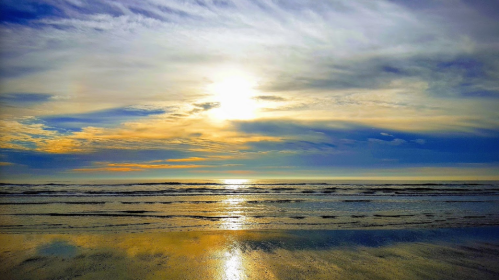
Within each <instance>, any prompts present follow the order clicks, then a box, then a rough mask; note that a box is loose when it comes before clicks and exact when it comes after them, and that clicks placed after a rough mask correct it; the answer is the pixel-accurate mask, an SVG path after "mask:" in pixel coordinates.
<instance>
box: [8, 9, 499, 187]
mask: <svg viewBox="0 0 499 280" xmlns="http://www.w3.org/2000/svg"><path fill="white" fill-rule="evenodd" d="M0 20H1V21H0V38H2V40H1V42H0V51H1V54H0V55H1V57H0V58H1V61H0V74H1V76H0V78H1V86H0V106H1V107H0V108H1V109H0V175H1V178H2V180H3V181H12V180H30V179H78V178H134V179H135V178H151V179H161V178H394V179H398V178H423V179H427V178H437V179H494V178H495V179H499V82H498V81H499V2H497V1H495V0H490V1H487V0H483V1H474V0H466V1H465V0H441V1H429V0H424V1H411V0H390V1H388V0H377V1H372V0H365V1H363V0H359V1H347V0H324V1H313V0H310V1H307V0H302V1H297V0H282V1H278V0H251V1H250V0H232V1H229V0H147V1H143V0H121V1H113V0H109V1H97V0H95V1H94V0H45V1H39V0H37V1H29V0H21V1H19V0H3V1H2V4H1V18H0Z"/></svg>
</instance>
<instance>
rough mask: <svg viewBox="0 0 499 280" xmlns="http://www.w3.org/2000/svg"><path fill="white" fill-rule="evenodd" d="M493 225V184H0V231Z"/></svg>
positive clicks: (498, 221)
mask: <svg viewBox="0 0 499 280" xmlns="http://www.w3.org/2000/svg"><path fill="white" fill-rule="evenodd" d="M496 225H499V182H483V181H481V182H418V181H408V182H393V181H389V182H380V181H378V182H376V181H370V182H369V181H366V182H360V181H359V182H338V181H311V180H308V181H306V180H302V181H299V180H292V181H290V180H287V181H285V180H210V181H192V180H189V181H187V180H185V181H165V182H126V183H123V182H111V183H109V182H108V183H102V182H101V183H78V184H77V183H43V184H36V183H34V184H9V183H4V184H2V185H0V232H4V233H13V232H27V231H29V232H66V231H68V232H71V231H87V232H89V231H127V232H142V231H191V230H193V231H200V230H201V231H202V230H266V229H283V230H296V229H300V230H306V229H309V230H336V229H410V228H428V229H429V228H461V227H482V226H496Z"/></svg>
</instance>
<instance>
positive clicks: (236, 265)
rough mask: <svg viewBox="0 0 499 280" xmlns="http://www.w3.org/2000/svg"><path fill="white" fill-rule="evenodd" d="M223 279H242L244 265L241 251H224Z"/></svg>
mask: <svg viewBox="0 0 499 280" xmlns="http://www.w3.org/2000/svg"><path fill="white" fill-rule="evenodd" d="M225 257H226V259H225V264H224V266H223V268H224V278H223V279H224V280H242V279H246V277H244V275H245V274H244V266H243V262H242V256H241V251H240V250H238V249H236V250H231V251H229V252H226V253H225Z"/></svg>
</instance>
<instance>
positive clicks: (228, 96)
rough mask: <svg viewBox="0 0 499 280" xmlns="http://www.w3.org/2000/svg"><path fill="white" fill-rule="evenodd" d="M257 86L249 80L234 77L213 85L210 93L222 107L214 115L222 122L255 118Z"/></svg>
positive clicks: (214, 111)
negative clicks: (255, 89) (255, 88)
mask: <svg viewBox="0 0 499 280" xmlns="http://www.w3.org/2000/svg"><path fill="white" fill-rule="evenodd" d="M254 87H255V85H254V83H252V82H251V81H250V80H249V79H247V78H244V77H240V76H234V77H228V78H225V79H223V80H221V81H219V82H215V83H213V84H212V85H211V86H210V88H209V91H210V92H211V94H213V97H214V100H215V101H216V102H218V103H219V104H220V106H219V107H218V108H216V109H214V110H213V111H212V115H213V116H214V117H215V118H217V119H221V120H249V119H253V118H255V112H256V102H255V99H254V95H255V91H254V89H253V88H254Z"/></svg>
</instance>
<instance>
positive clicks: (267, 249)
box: [0, 231, 499, 280]
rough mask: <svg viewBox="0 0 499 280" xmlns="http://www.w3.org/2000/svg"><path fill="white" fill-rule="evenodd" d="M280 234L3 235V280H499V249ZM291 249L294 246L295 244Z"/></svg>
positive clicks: (0, 269)
mask: <svg viewBox="0 0 499 280" xmlns="http://www.w3.org/2000/svg"><path fill="white" fill-rule="evenodd" d="M289 238H294V237H292V236H290V235H289V234H288V233H286V232H280V231H268V232H265V231H262V232H258V231H214V232H208V231H207V232H158V233H108V234H98V233H95V234H83V233H82V234H76V233H74V234H33V233H31V234H0V244H1V245H2V246H1V247H0V260H1V261H0V276H1V277H2V279H12V280H16V279H151V280H152V279H231V280H239V279H467V280H469V279H497V277H498V276H499V265H498V264H499V261H498V259H499V245H498V244H492V243H487V244H485V243H475V244H466V245H445V244H444V245H442V244H440V245H439V244H429V243H419V242H417V243H416V242H415V243H400V244H394V245H389V246H382V247H373V248H369V247H361V246H350V247H344V246H342V247H330V248H328V247H324V248H307V247H301V248H297V247H289V246H283V244H285V243H286V242H288V241H289V240H290V239H289ZM288 244H289V243H288Z"/></svg>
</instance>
